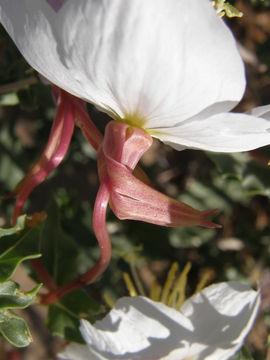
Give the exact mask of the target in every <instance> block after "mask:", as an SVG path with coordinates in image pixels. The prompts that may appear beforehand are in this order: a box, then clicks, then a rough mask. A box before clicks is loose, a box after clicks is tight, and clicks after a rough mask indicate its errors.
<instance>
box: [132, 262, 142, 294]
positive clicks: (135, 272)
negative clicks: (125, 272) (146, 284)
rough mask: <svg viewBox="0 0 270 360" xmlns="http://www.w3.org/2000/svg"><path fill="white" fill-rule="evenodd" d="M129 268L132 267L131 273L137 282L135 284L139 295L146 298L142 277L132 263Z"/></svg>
mask: <svg viewBox="0 0 270 360" xmlns="http://www.w3.org/2000/svg"><path fill="white" fill-rule="evenodd" d="M129 266H130V271H131V274H132V277H133V280H134V282H135V284H136V286H137V289H138V291H139V294H140V295H142V296H146V294H145V291H144V288H143V284H142V282H141V279H140V277H139V275H138V272H137V269H136V266H135V265H134V263H132V262H131V263H130V264H129Z"/></svg>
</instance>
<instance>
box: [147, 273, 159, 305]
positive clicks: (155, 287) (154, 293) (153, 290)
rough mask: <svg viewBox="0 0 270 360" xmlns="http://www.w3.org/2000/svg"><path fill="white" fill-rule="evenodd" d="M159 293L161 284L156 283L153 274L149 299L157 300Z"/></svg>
mask: <svg viewBox="0 0 270 360" xmlns="http://www.w3.org/2000/svg"><path fill="white" fill-rule="evenodd" d="M160 293H161V286H159V285H158V284H157V279H156V277H155V276H153V280H152V284H151V288H150V296H149V297H150V299H151V300H153V301H159V299H160Z"/></svg>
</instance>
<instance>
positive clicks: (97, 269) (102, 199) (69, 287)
mask: <svg viewBox="0 0 270 360" xmlns="http://www.w3.org/2000/svg"><path fill="white" fill-rule="evenodd" d="M109 199H110V184H109V180H108V177H107V176H106V177H105V178H104V180H103V181H102V183H101V184H100V187H99V190H98V193H97V197H96V201H95V206H94V213H93V227H94V232H95V235H96V238H97V240H98V244H99V248H100V256H99V259H98V261H97V263H96V264H95V265H94V266H93V267H92V268H91V269H90V270H89V271H87V272H86V273H84V274H83V275H81V276H80V277H79V278H78V279H76V280H73V281H71V282H69V283H67V284H65V285H64V286H62V287H59V288H58V289H57V290H55V291H51V292H50V293H49V294H47V295H45V296H42V297H41V303H43V304H53V303H55V302H56V301H58V300H59V299H61V298H62V297H63V296H65V295H67V294H68V293H70V292H71V291H74V290H76V289H79V288H80V287H81V286H83V285H85V284H91V283H93V282H94V281H95V280H96V279H97V278H98V277H99V276H100V275H101V274H102V273H103V272H104V271H105V270H106V269H107V267H108V265H109V262H110V259H111V241H110V237H109V234H108V231H107V228H106V211H107V207H108V203H109Z"/></svg>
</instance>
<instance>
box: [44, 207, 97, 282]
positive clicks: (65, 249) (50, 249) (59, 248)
mask: <svg viewBox="0 0 270 360" xmlns="http://www.w3.org/2000/svg"><path fill="white" fill-rule="evenodd" d="M46 213H47V214H48V217H47V220H46V222H45V223H44V227H43V231H42V236H41V251H42V261H43V263H44V265H45V266H46V268H47V269H48V270H49V272H50V273H51V274H52V276H53V279H54V280H55V282H56V284H57V285H62V284H64V283H66V282H67V281H70V280H73V279H74V278H76V277H77V276H78V275H79V274H80V273H83V272H84V271H86V270H87V269H88V268H90V267H91V266H92V264H91V259H88V260H87V259H86V260H87V261H82V258H84V260H85V257H86V258H87V255H86V252H85V249H84V248H83V249H82V248H80V246H79V244H78V243H77V242H76V240H74V239H73V238H71V237H70V236H69V235H68V234H67V233H66V232H65V231H64V230H63V229H62V226H61V222H60V215H59V211H58V208H57V205H56V203H54V202H52V203H51V204H50V206H49V208H48V209H47V211H46ZM84 264H87V268H85V267H84Z"/></svg>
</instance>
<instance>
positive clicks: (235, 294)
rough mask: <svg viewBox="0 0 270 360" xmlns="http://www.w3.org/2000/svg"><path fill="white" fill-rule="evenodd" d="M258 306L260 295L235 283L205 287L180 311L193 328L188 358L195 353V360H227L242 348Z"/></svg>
mask: <svg viewBox="0 0 270 360" xmlns="http://www.w3.org/2000/svg"><path fill="white" fill-rule="evenodd" d="M259 306H260V292H255V291H253V290H250V288H249V287H248V286H246V285H243V284H240V283H237V282H228V283H220V284H216V285H212V286H209V287H207V288H205V289H204V290H203V291H202V292H201V293H199V294H198V295H195V296H193V297H192V298H191V299H189V300H187V301H186V302H185V303H184V305H183V307H182V309H181V311H182V313H183V314H184V315H186V316H187V317H188V318H189V319H190V320H191V322H192V324H193V326H194V328H195V332H194V333H193V336H194V343H193V344H192V345H191V348H190V354H191V355H192V354H194V355H195V354H198V353H199V357H198V360H199V359H207V360H216V359H219V360H225V359H229V358H230V357H231V356H232V355H233V354H234V353H235V352H236V351H237V350H238V349H239V348H240V347H241V346H242V344H243V341H244V339H245V337H246V336H247V334H248V333H249V331H250V329H251V327H252V325H253V322H254V320H255V318H256V315H257V312H258V310H259ZM203 348H204V349H203Z"/></svg>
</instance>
